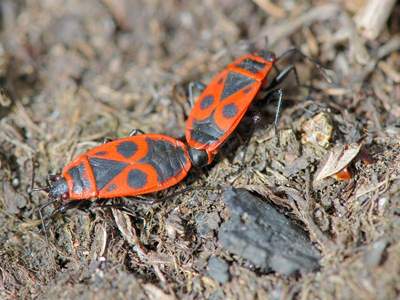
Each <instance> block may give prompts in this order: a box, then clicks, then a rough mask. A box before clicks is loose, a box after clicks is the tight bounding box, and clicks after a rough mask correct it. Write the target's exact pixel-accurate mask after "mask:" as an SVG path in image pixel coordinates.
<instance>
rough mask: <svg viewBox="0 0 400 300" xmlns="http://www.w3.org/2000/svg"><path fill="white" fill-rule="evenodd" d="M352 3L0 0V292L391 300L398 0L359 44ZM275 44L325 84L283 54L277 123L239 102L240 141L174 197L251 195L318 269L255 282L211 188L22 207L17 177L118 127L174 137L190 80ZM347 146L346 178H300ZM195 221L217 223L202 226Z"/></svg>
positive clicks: (399, 193) (36, 197)
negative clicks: (215, 270) (225, 241)
mask: <svg viewBox="0 0 400 300" xmlns="http://www.w3.org/2000/svg"><path fill="white" fill-rule="evenodd" d="M364 2H365V1H362V0H359V1H322V0H319V1H290V0H278V1H273V2H271V1H263V0H257V1H256V0H254V1H243V0H221V1H214V0H209V1H177V0H162V1H161V0H143V1H139V0H138V1H128V0H118V1H111V0H103V1H98V0H85V1H79V0H29V1H28V0H26V1H24V0H3V1H1V2H0V16H1V28H0V30H1V31H0V34H1V35H0V85H1V88H2V94H1V97H0V118H1V120H0V165H1V169H0V245H1V246H0V298H2V299H30V298H37V299H76V298H78V297H79V298H81V299H223V298H227V299H254V298H258V299H291V298H295V299H395V298H398V297H399V293H400V276H399V275H400V236H399V235H400V210H399V207H400V206H399V204H400V188H399V182H400V171H399V170H400V168H399V167H400V147H399V145H400V144H399V143H400V121H399V120H400V72H399V70H400V52H399V49H400V35H399V26H400V24H399V19H400V7H399V6H398V5H397V6H396V7H395V8H394V10H393V11H392V13H391V17H390V18H389V20H388V22H387V24H386V26H385V27H384V29H383V30H382V32H381V33H380V34H379V36H378V38H376V39H374V40H370V41H368V40H365V38H364V37H363V36H362V35H361V34H360V32H359V31H358V30H357V28H356V27H355V24H354V21H353V20H354V19H353V16H354V15H355V14H356V13H357V12H358V11H359V10H360V9H361V6H362V5H363V3H364ZM291 47H297V48H299V49H301V50H302V51H303V52H304V53H305V54H307V55H309V56H310V57H312V58H313V59H315V60H318V61H319V62H320V63H321V64H322V65H323V66H325V67H326V68H327V69H328V70H327V71H326V73H327V75H328V76H329V78H330V82H328V81H327V78H325V77H324V76H322V75H321V72H319V71H318V69H317V68H316V67H315V66H314V65H313V64H312V63H310V62H308V61H307V60H303V59H298V57H297V58H296V57H295V58H293V59H292V60H296V66H297V70H298V73H299V77H300V78H299V79H300V83H301V85H300V86H299V85H297V84H296V80H295V78H294V76H292V75H290V76H289V78H288V80H286V82H285V83H284V85H283V89H284V93H285V95H284V104H283V107H282V114H281V119H280V122H279V125H278V128H277V131H276V132H275V131H274V130H273V127H272V126H271V124H272V122H273V119H274V113H275V104H274V103H273V104H270V103H262V102H257V103H255V105H254V107H253V109H252V110H251V111H250V112H249V116H248V118H247V120H244V122H243V123H242V126H241V128H239V129H238V133H239V136H240V137H241V138H238V136H237V135H235V136H234V137H233V138H232V140H231V141H230V142H228V143H227V145H226V147H224V149H222V151H221V152H220V154H219V155H218V156H217V157H216V159H215V162H214V163H213V164H212V165H211V166H209V167H208V168H207V169H206V170H205V171H202V172H193V173H192V174H191V175H190V176H189V177H188V178H187V179H186V180H185V181H184V182H183V183H182V184H181V185H180V186H179V187H177V188H176V189H177V190H178V189H180V188H182V187H184V186H212V187H216V186H219V187H222V188H224V187H231V186H233V187H241V188H246V189H248V190H251V191H253V192H255V193H257V194H259V195H261V196H263V197H264V198H265V201H268V202H272V203H273V204H274V205H276V207H277V208H278V209H280V210H281V211H283V212H285V213H286V214H287V215H288V216H290V218H291V219H292V220H294V221H295V222H296V223H297V224H299V225H300V226H301V227H302V228H303V229H304V230H306V231H307V232H308V234H309V236H310V239H311V241H312V242H313V243H314V245H315V246H316V247H317V249H318V250H319V251H320V253H321V261H320V265H321V267H320V269H319V270H317V271H315V272H311V273H308V274H303V275H298V276H289V277H286V276H283V275H280V274H278V273H274V272H271V273H263V272H260V271H259V270H257V268H255V267H254V266H251V265H249V264H248V263H247V262H246V261H243V260H242V259H241V258H240V257H237V256H235V255H232V254H231V253H228V252H227V251H225V250H224V249H222V248H221V247H220V245H219V243H218V239H217V237H218V226H219V225H220V224H221V223H222V222H223V221H224V220H225V219H227V218H228V214H227V211H226V208H225V207H224V204H223V201H222V200H221V193H220V192H219V191H204V190H203V191H201V190H195V191H191V192H188V193H185V194H183V195H180V196H178V197H176V198H174V199H173V200H171V201H167V202H164V203H161V204H157V205H154V206H145V205H137V208H136V209H135V210H134V211H133V212H132V213H131V214H130V215H128V214H126V213H122V212H120V211H115V210H113V211H111V210H110V209H104V210H101V209H92V210H88V211H84V210H80V209H72V210H69V211H68V212H67V213H65V214H62V215H61V214H60V215H57V216H56V217H54V218H53V219H51V222H50V223H49V224H48V226H47V235H46V234H45V232H44V231H43V230H42V229H43V228H42V225H41V219H40V217H39V214H38V207H40V206H41V205H43V204H44V203H46V201H48V199H47V195H46V193H44V192H37V193H30V191H31V188H32V185H33V184H32V182H33V183H34V185H35V186H39V185H44V184H45V182H46V176H47V174H48V173H49V172H50V173H55V172H57V171H58V170H60V169H61V168H62V167H63V166H64V165H66V164H67V163H68V162H69V161H71V159H72V158H73V157H74V156H76V155H77V154H79V153H82V152H84V151H85V150H87V149H89V148H90V147H93V146H95V145H99V144H101V143H102V142H103V140H104V139H105V138H117V137H123V136H126V135H127V134H128V133H129V132H130V131H131V130H132V129H133V128H140V129H142V130H143V131H145V132H155V133H165V134H168V135H171V136H175V137H181V136H183V134H184V125H185V123H184V121H185V118H186V116H187V114H188V113H189V111H190V107H189V104H188V103H187V86H188V83H189V82H190V81H193V80H200V81H203V82H205V83H207V82H208V81H209V80H210V78H211V77H212V76H213V75H214V74H215V73H216V72H218V71H219V70H221V69H222V68H223V67H224V66H225V65H226V64H228V63H229V62H230V61H231V60H232V59H233V58H235V57H238V56H240V55H242V54H244V53H247V52H248V51H249V49H251V48H257V49H264V48H266V49H269V50H272V51H274V52H275V53H277V54H280V53H283V52H284V51H285V50H286V49H288V48H291ZM288 63H290V59H285V60H282V61H281V62H279V64H278V65H279V66H280V67H281V68H282V67H284V66H285V65H287V64H288ZM271 75H272V76H273V74H271ZM321 113H322V114H321ZM254 114H257V116H261V118H258V119H259V120H260V122H258V123H257V126H256V130H255V132H254V134H252V135H251V136H249V135H248V134H246V133H247V132H248V130H246V128H248V126H249V124H250V123H248V122H250V121H251V120H252V119H253V118H252V115H254ZM249 120H250V121H249ZM321 120H322V121H321ZM310 121H314V123H312V122H311V123H310ZM246 122H247V123H246ZM243 125H244V126H243ZM239 140H248V142H247V143H237V142H235V141H239ZM345 144H354V145H359V146H361V150H360V152H359V155H358V156H357V157H356V158H355V159H354V160H353V161H352V163H351V166H349V169H350V170H351V172H352V176H351V177H352V178H351V179H349V180H345V181H338V180H336V179H335V178H332V177H327V178H325V179H323V180H321V181H318V182H316V181H315V180H314V179H315V177H316V174H317V169H318V168H322V167H323V165H324V162H323V160H324V157H328V156H329V153H330V152H331V151H333V150H332V149H335V148H334V147H335V146H340V145H345ZM331 160H332V158H331ZM328 161H329V159H328ZM53 210H54V207H52V206H49V207H48V208H46V209H44V211H43V213H44V214H45V215H49V214H51V212H52V211H53ZM210 218H211V219H212V220H213V221H214V224H216V226H214V227H212V228H211V229H210V231H209V232H206V234H202V233H201V232H202V231H201V230H200V229H199V228H200V227H201V226H202V225H204V224H202V223H201V222H202V221H201V220H204V219H206V220H210ZM212 256H217V257H219V258H220V259H222V260H223V261H225V264H227V265H228V271H227V272H228V273H229V280H227V281H226V282H224V283H222V284H220V283H218V282H216V281H215V280H213V278H212V276H211V277H210V276H209V272H208V269H207V263H208V261H209V259H210V257H212ZM218 263H220V260H219V261H218Z"/></svg>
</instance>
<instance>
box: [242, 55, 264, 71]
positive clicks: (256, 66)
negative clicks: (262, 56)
mask: <svg viewBox="0 0 400 300" xmlns="http://www.w3.org/2000/svg"><path fill="white" fill-rule="evenodd" d="M236 66H237V67H239V68H242V69H244V70H247V71H249V72H251V73H253V74H256V73H258V72H260V71H261V70H262V69H263V68H264V67H265V64H263V63H260V62H258V61H255V60H252V59H249V58H246V59H245V60H243V61H242V62H240V64H237V65H236Z"/></svg>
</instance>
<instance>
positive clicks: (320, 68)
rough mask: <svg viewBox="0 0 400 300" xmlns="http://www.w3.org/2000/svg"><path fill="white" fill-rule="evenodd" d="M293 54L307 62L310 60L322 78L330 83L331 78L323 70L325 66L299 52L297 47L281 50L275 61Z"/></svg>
mask: <svg viewBox="0 0 400 300" xmlns="http://www.w3.org/2000/svg"><path fill="white" fill-rule="evenodd" d="M294 54H298V55H300V56H301V57H302V58H303V59H306V60H308V61H309V62H311V63H312V64H313V65H314V66H315V67H316V68H317V70H318V71H319V72H320V73H321V75H322V76H323V77H324V79H325V80H326V81H327V82H329V83H332V79H331V78H330V77H329V75H328V74H327V72H326V71H325V68H324V67H323V66H322V65H321V64H320V63H319V62H317V61H316V60H314V59H312V58H311V57H309V56H307V55H305V54H304V53H303V52H301V50H300V49H298V48H290V49H288V50H286V51H285V52H283V53H282V54H281V55H280V56H279V57H278V58H277V59H276V61H279V60H282V59H283V58H285V57H288V56H291V55H294Z"/></svg>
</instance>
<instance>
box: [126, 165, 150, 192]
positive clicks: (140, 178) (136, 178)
mask: <svg viewBox="0 0 400 300" xmlns="http://www.w3.org/2000/svg"><path fill="white" fill-rule="evenodd" d="M146 183H147V174H146V173H145V172H143V171H142V170H139V169H133V170H131V171H129V173H128V185H129V186H130V187H131V188H133V189H140V188H142V187H144V186H145V185H146Z"/></svg>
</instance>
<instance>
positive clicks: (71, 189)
mask: <svg viewBox="0 0 400 300" xmlns="http://www.w3.org/2000/svg"><path fill="white" fill-rule="evenodd" d="M190 168H191V161H190V157H189V154H188V152H187V149H186V146H185V145H184V144H183V143H182V142H180V141H178V140H176V139H174V138H172V137H168V136H165V135H161V134H143V135H136V136H132V137H127V138H122V139H117V140H114V141H112V142H109V143H106V144H103V145H100V146H98V147H95V148H93V149H90V150H89V151H87V152H86V153H84V154H82V155H80V156H78V157H77V158H76V159H75V160H74V161H72V162H71V163H70V164H68V165H67V166H66V167H65V168H64V169H63V172H62V176H61V178H60V179H59V180H58V181H57V182H56V183H55V184H54V185H52V187H51V189H50V192H49V195H50V197H51V198H53V199H57V198H64V199H70V200H83V199H89V198H93V197H95V198H114V197H124V196H138V195H143V194H147V193H152V192H157V191H160V190H164V189H166V188H168V187H170V186H173V185H175V184H177V183H178V182H180V181H181V180H183V178H185V177H186V175H187V173H188V171H189V169H190Z"/></svg>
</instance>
